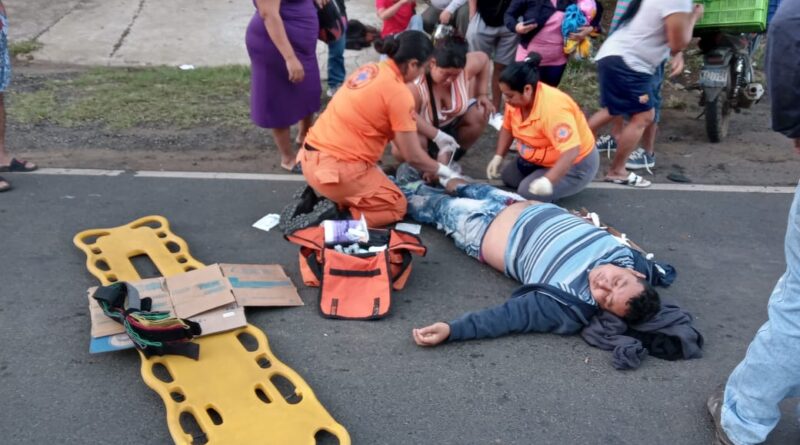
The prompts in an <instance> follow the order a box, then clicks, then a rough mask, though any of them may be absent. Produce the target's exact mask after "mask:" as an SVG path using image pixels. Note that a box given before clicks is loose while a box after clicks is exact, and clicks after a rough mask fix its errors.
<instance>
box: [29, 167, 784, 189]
mask: <svg viewBox="0 0 800 445" xmlns="http://www.w3.org/2000/svg"><path fill="white" fill-rule="evenodd" d="M31 173H34V174H40V175H72V176H120V175H122V174H123V173H125V171H124V170H96V169H87V168H40V169H39V170H36V171H34V172H31ZM131 173H132V174H133V176H135V177H137V178H171V179H226V180H237V181H275V182H304V181H305V178H304V177H303V176H302V175H290V174H280V173H225V172H178V171H148V170H143V171H136V172H131ZM498 184H499V182H495V185H498ZM588 188H590V189H595V190H633V187H626V186H621V185H616V184H611V183H607V182H599V181H598V182H592V183H591V184H589V186H588ZM647 191H671V192H718V193H766V194H791V193H794V192H795V187H778V186H762V185H712V184H707V185H706V184H671V183H664V184H653V185H651V186H650V187H647V188H643V189H638V190H637V192H647Z"/></svg>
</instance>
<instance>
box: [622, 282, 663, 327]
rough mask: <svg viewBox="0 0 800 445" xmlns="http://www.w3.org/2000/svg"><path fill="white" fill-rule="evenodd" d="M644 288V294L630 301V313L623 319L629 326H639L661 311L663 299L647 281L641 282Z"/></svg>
mask: <svg viewBox="0 0 800 445" xmlns="http://www.w3.org/2000/svg"><path fill="white" fill-rule="evenodd" d="M639 282H640V283H642V286H644V290H643V291H642V293H640V294H639V295H637V296H636V297H634V298H631V300H630V301H628V313H627V314H625V317H623V319H624V320H625V322H626V323H628V324H629V325H637V324H640V323H644V322H645V321H648V320H650V319H651V318H653V316H655V315H656V314H657V313H658V311H660V310H661V297H659V296H658V292H657V291H656V290H655V289H654V288H653V286H651V285H650V283H648V282H647V281H645V280H639Z"/></svg>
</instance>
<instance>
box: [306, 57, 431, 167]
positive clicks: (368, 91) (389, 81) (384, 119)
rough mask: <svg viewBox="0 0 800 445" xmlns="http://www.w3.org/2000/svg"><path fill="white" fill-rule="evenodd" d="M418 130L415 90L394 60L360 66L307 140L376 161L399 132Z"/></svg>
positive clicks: (345, 157)
mask: <svg viewBox="0 0 800 445" xmlns="http://www.w3.org/2000/svg"><path fill="white" fill-rule="evenodd" d="M402 131H413V132H416V131H417V113H416V111H415V110H414V96H413V95H412V94H411V91H409V90H408V87H407V86H406V84H405V83H404V82H403V75H402V74H401V73H400V69H399V68H398V67H397V64H395V63H394V61H392V60H386V61H383V62H381V63H370V64H367V65H364V66H362V67H360V68H358V69H357V70H356V71H355V72H354V73H353V74H352V75H351V76H350V77H349V78H348V79H347V80H346V81H345V83H344V85H342V87H341V88H340V89H339V91H337V92H336V94H335V95H334V96H333V99H331V101H330V102H329V103H328V106H327V108H325V111H323V112H322V114H321V115H320V116H319V119H317V121H316V123H314V126H312V127H311V129H310V130H309V132H308V136H307V137H306V142H307V143H308V144H309V145H311V146H312V147H314V148H316V149H317V150H319V151H320V152H322V153H326V154H329V155H331V156H333V157H335V158H337V159H340V160H342V161H367V162H371V163H377V162H378V160H379V159H380V158H381V156H382V155H383V151H384V149H385V148H386V144H387V143H389V141H390V140H392V139H394V134H395V133H397V132H402Z"/></svg>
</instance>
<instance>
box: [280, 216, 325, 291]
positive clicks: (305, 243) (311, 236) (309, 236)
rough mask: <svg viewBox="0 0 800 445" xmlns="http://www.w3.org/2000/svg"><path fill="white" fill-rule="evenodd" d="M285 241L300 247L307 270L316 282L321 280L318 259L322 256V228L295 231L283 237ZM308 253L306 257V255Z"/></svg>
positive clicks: (320, 268)
mask: <svg viewBox="0 0 800 445" xmlns="http://www.w3.org/2000/svg"><path fill="white" fill-rule="evenodd" d="M284 238H286V240H287V241H289V242H290V243H292V244H297V245H299V246H300V253H301V255H302V256H304V257H305V261H306V264H307V265H308V268H309V270H310V271H311V273H313V274H314V276H315V277H316V278H317V280H318V281H321V280H322V263H321V262H320V261H319V258H320V257H321V256H322V250H323V249H324V248H325V246H324V244H323V242H324V241H323V240H324V232H323V229H322V227H320V226H317V227H307V228H305V229H300V230H297V231H295V232H293V233H291V234H289V235H284ZM306 252H308V255H306Z"/></svg>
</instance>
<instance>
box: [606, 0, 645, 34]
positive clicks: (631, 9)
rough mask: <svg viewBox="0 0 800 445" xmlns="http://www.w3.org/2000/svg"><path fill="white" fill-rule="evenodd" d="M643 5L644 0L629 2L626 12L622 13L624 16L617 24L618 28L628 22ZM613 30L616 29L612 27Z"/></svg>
mask: <svg viewBox="0 0 800 445" xmlns="http://www.w3.org/2000/svg"><path fill="white" fill-rule="evenodd" d="M640 6H642V0H632V1H631V2H630V3H629V4H628V9H626V10H625V14H622V17H620V19H619V24H618V25H617V28H616V29H619V28H620V27H621V26H622V25H624V24H625V23H628V21H630V20H631V19H632V18H633V17H634V16H635V15H636V13H637V12H639V7H640ZM612 31H614V30H613V29H612Z"/></svg>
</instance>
